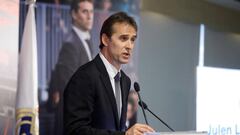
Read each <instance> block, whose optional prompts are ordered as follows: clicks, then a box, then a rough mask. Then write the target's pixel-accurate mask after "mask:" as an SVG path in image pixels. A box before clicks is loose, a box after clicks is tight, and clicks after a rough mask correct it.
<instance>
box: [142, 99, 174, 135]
mask: <svg viewBox="0 0 240 135" xmlns="http://www.w3.org/2000/svg"><path fill="white" fill-rule="evenodd" d="M138 104H139V105H140V106H141V107H142V108H143V109H146V110H148V112H150V113H151V114H152V115H153V116H154V117H156V118H157V119H158V120H159V121H161V122H162V123H163V124H164V125H165V126H166V127H168V129H170V130H171V131H172V132H175V131H174V130H173V129H172V128H171V127H170V126H169V125H168V124H167V123H165V122H164V121H163V120H161V119H160V118H159V117H158V116H157V115H156V114H154V113H153V112H152V111H151V110H150V109H149V108H148V106H147V104H146V103H145V102H143V101H142V103H140V101H139V102H138Z"/></svg>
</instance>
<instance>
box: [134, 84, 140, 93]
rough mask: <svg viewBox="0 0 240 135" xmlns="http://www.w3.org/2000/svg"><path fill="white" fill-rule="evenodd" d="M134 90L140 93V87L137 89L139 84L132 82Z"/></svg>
mask: <svg viewBox="0 0 240 135" xmlns="http://www.w3.org/2000/svg"><path fill="white" fill-rule="evenodd" d="M134 89H135V91H136V92H139V91H140V87H139V84H138V83H137V82H134Z"/></svg>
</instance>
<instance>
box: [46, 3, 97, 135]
mask: <svg viewBox="0 0 240 135" xmlns="http://www.w3.org/2000/svg"><path fill="white" fill-rule="evenodd" d="M93 5H94V4H93V1H92V0H72V3H71V18H72V29H71V31H70V32H69V33H68V35H67V36H66V39H65V41H64V42H63V45H62V48H61V50H60V53H59V57H58V61H57V64H56V66H55V69H54V71H53V73H52V76H51V80H50V84H49V93H50V94H49V102H48V106H49V107H48V108H49V109H50V110H51V111H54V113H55V135H61V134H62V129H63V102H62V100H63V99H62V97H63V96H62V95H63V91H64V88H65V86H66V84H67V83H68V81H69V79H70V78H71V76H72V75H73V73H74V72H75V71H76V70H77V68H78V67H80V66H81V65H83V64H85V63H87V62H88V61H90V60H92V57H93V56H92V55H93V45H92V41H91V35H90V30H91V29H92V26H93V13H94V6H93Z"/></svg>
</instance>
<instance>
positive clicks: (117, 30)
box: [104, 23, 137, 66]
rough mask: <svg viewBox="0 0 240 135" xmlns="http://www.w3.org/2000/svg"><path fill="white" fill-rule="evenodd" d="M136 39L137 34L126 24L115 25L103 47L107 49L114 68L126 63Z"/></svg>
mask: <svg viewBox="0 0 240 135" xmlns="http://www.w3.org/2000/svg"><path fill="white" fill-rule="evenodd" d="M136 38H137V33H136V30H135V29H134V27H133V26H131V25H129V24H127V23H115V24H114V25H113V34H112V36H111V37H110V38H109V39H108V43H107V45H105V46H106V47H104V48H105V49H107V53H108V56H109V58H110V59H109V60H110V63H111V64H113V65H115V66H116V65H117V66H120V65H121V64H126V63H128V62H129V59H130V56H131V55H132V51H133V47H134V44H135V40H136Z"/></svg>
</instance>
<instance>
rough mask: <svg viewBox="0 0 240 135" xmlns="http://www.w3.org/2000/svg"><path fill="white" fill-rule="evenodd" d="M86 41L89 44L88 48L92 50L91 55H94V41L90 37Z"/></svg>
mask: <svg viewBox="0 0 240 135" xmlns="http://www.w3.org/2000/svg"><path fill="white" fill-rule="evenodd" d="M85 41H86V43H87V45H88V48H89V50H90V53H91V54H90V55H91V57H93V45H92V42H91V40H90V39H86V40H85Z"/></svg>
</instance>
